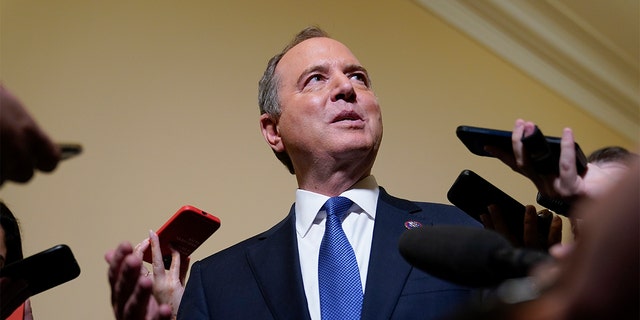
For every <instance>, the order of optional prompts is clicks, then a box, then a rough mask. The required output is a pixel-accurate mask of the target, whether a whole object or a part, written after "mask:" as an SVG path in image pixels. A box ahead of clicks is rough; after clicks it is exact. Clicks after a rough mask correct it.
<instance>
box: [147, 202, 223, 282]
mask: <svg viewBox="0 0 640 320" xmlns="http://www.w3.org/2000/svg"><path fill="white" fill-rule="evenodd" d="M218 228H220V219H218V217H216V216H214V215H212V214H209V213H207V212H204V211H202V210H200V209H198V208H196V207H194V206H190V205H185V206H182V207H181V208H180V209H178V211H177V212H176V213H175V214H174V215H173V216H172V217H171V218H169V220H167V222H165V224H164V225H162V227H160V229H158V231H157V232H156V233H157V234H158V239H159V240H160V251H161V252H162V260H163V262H164V267H165V269H169V267H171V248H174V249H175V250H177V251H178V252H179V253H180V256H181V257H183V258H186V257H188V256H190V255H191V253H193V251H195V250H196V249H197V248H198V247H199V246H200V245H201V244H202V243H203V242H205V241H206V240H207V239H208V238H209V237H210V236H211V235H212V234H213V233H214V232H216V231H217V230H218ZM142 259H143V260H144V261H146V262H149V263H151V261H152V258H151V246H149V247H148V248H147V250H145V252H144V254H143V258H142Z"/></svg>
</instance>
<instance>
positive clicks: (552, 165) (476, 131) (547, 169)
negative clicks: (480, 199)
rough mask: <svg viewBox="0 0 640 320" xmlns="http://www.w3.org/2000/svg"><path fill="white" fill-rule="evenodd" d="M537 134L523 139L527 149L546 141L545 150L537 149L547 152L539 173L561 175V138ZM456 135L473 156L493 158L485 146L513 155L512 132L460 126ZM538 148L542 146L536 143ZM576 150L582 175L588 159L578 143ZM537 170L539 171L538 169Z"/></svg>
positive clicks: (538, 132)
mask: <svg viewBox="0 0 640 320" xmlns="http://www.w3.org/2000/svg"><path fill="white" fill-rule="evenodd" d="M536 129H537V128H536ZM536 133H537V134H536V135H534V136H532V137H531V138H529V137H528V138H524V139H523V143H525V148H527V147H528V146H527V144H528V145H529V146H533V145H534V143H535V142H537V141H535V138H537V137H542V138H544V140H546V144H545V145H544V146H543V148H536V149H537V150H540V149H542V150H545V151H546V154H543V156H544V160H545V161H544V163H545V164H548V165H546V166H544V167H541V168H540V171H538V172H539V173H546V174H556V175H557V174H558V173H559V168H558V162H559V161H560V140H561V138H558V137H549V136H542V134H541V132H540V131H539V129H537V130H536ZM456 135H457V136H458V139H460V141H462V143H463V144H464V145H465V146H466V147H467V149H469V151H471V152H472V153H473V154H476V155H479V156H483V157H493V155H491V154H489V153H488V152H486V151H485V146H494V147H497V148H500V149H502V150H504V151H506V152H509V153H511V154H513V147H512V145H511V131H503V130H495V129H487V128H479V127H472V126H458V128H457V129H456ZM543 143H544V142H543ZM536 146H540V144H539V143H536ZM528 149H530V148H528ZM531 149H532V148H531ZM575 150H576V168H577V170H578V174H580V175H582V174H584V172H585V171H586V169H587V157H586V156H585V154H584V152H582V149H581V148H580V146H579V145H578V143H575ZM536 170H538V168H536Z"/></svg>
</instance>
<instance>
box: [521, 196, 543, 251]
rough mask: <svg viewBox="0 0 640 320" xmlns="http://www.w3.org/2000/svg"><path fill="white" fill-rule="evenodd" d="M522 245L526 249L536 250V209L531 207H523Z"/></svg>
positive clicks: (537, 245)
mask: <svg viewBox="0 0 640 320" xmlns="http://www.w3.org/2000/svg"><path fill="white" fill-rule="evenodd" d="M522 240H523V244H524V246H525V247H527V248H538V247H540V243H538V214H537V213H536V208H535V207H534V206H531V205H527V206H525V210H524V229H523V239H522Z"/></svg>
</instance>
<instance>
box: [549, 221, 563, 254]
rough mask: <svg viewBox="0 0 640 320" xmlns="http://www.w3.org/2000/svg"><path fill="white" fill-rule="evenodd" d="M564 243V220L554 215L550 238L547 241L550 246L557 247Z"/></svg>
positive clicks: (550, 227)
mask: <svg viewBox="0 0 640 320" xmlns="http://www.w3.org/2000/svg"><path fill="white" fill-rule="evenodd" d="M561 241H562V219H561V218H560V216H557V215H554V216H553V219H552V220H551V225H550V226H549V238H548V240H547V242H548V244H549V246H553V245H556V244H558V243H560V242H561Z"/></svg>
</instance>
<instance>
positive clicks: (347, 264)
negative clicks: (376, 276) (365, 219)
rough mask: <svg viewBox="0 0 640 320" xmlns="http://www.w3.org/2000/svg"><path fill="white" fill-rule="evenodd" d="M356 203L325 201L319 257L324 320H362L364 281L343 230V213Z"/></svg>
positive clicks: (343, 198) (344, 200)
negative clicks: (361, 278)
mask: <svg viewBox="0 0 640 320" xmlns="http://www.w3.org/2000/svg"><path fill="white" fill-rule="evenodd" d="M352 203H353V202H352V201H351V200H349V199H348V198H345V197H333V198H330V199H329V200H327V202H326V203H325V204H324V207H323V208H324V209H325V210H326V211H327V222H326V227H325V231H324V237H323V238H322V243H321V244H320V255H319V257H318V284H319V287H320V314H321V316H322V320H356V319H360V312H361V310H362V283H361V282H360V271H359V270H358V261H357V260H356V255H355V253H354V252H353V248H352V247H351V244H350V243H349V240H348V239H347V236H346V235H345V234H344V230H342V222H341V218H342V216H343V215H344V214H345V213H347V210H348V209H349V208H350V207H351V204H352Z"/></svg>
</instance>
